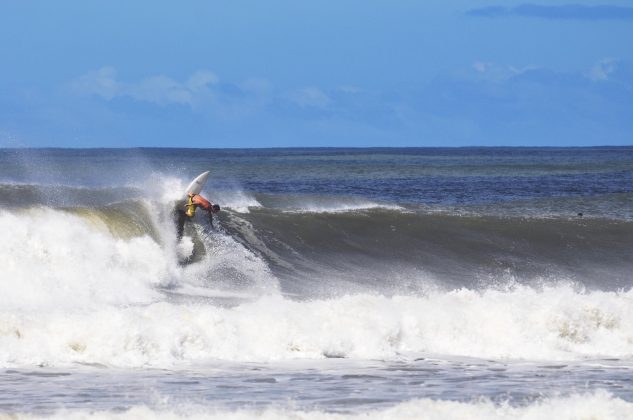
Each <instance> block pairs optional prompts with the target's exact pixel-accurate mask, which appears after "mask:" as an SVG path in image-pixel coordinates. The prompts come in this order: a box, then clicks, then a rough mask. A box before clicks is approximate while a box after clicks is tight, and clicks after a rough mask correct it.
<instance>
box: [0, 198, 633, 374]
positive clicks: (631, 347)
mask: <svg viewBox="0 0 633 420" xmlns="http://www.w3.org/2000/svg"><path fill="white" fill-rule="evenodd" d="M0 230H1V231H2V232H4V233H5V239H4V240H3V241H2V242H1V243H0V258H2V261H0V263H1V264H0V266H1V267H2V268H1V272H0V283H1V284H0V286H1V289H2V291H3V293H2V294H0V366H4V367H16V366H33V365H47V366H59V365H67V364H71V363H75V362H82V363H100V364H104V365H110V366H155V367H168V366H174V365H182V364H191V363H200V362H207V361H212V360H229V361H270V360H286V359H321V358H326V357H346V358H351V359H374V358H379V359H390V358H398V357H407V355H419V354H443V355H452V356H470V357H478V358H494V359H529V360H578V359H584V358H597V357H612V358H630V357H632V356H633V292H631V291H622V292H604V291H593V292H587V291H578V290H576V289H575V288H574V287H572V286H571V285H568V284H560V285H556V286H549V287H547V286H546V287H542V288H541V289H539V290H536V289H534V288H529V287H525V286H516V287H513V288H511V289H509V290H494V289H488V290H483V291H474V290H467V289H459V290H453V291H436V292H426V293H425V294H422V295H419V296H395V297H386V296H381V295H353V296H341V297H338V298H334V299H327V300H313V301H295V300H292V299H289V298H285V297H282V296H281V295H279V293H278V292H277V289H276V286H275V285H274V284H273V283H271V281H272V280H271V279H270V274H269V273H268V271H267V269H266V265H265V263H263V261H261V260H259V259H258V258H257V257H256V256H255V255H253V254H252V253H250V252H248V251H247V250H246V249H244V248H243V247H241V245H239V244H237V243H236V242H235V241H233V240H232V239H231V238H230V237H228V236H224V235H219V236H218V237H216V238H214V243H215V244H216V248H214V249H213V250H211V252H210V255H211V256H212V258H209V259H208V260H205V261H203V262H202V263H199V264H194V265H192V266H189V267H185V268H181V267H179V266H178V265H177V263H176V259H175V252H174V251H173V250H171V251H168V250H165V246H161V245H160V244H158V243H156V242H154V241H153V240H152V239H151V238H150V237H149V236H141V237H134V238H128V239H123V238H118V237H116V236H113V235H112V234H111V233H110V232H109V231H108V229H107V226H105V225H104V224H103V223H102V222H99V221H98V220H95V219H94V218H84V217H79V216H75V215H71V214H68V213H65V212H62V211H53V210H47V209H35V210H29V211H24V212H22V213H12V212H8V211H3V212H0ZM229 269H230V270H233V271H235V270H238V269H239V270H241V271H239V272H240V273H241V274H240V276H246V275H248V276H251V277H252V278H255V279H256V280H257V281H258V282H259V283H258V282H255V283H254V284H256V285H257V287H250V286H249V287H247V288H246V289H242V290H239V292H240V293H241V294H239V293H238V294H237V295H236V296H244V297H247V298H245V299H242V303H241V304H239V305H237V306H235V307H219V306H216V305H213V304H210V303H207V304H205V303H200V302H199V301H196V302H197V303H194V302H191V303H187V302H186V301H185V302H182V301H179V302H177V303H175V302H172V301H171V300H170V299H169V293H167V294H165V290H168V291H174V292H176V293H178V292H182V293H185V294H198V295H200V296H205V295H206V296H214V295H215V296H219V295H222V294H223V293H228V294H229V295H230V294H231V293H237V292H238V291H236V290H231V289H230V288H228V289H227V288H223V287H222V285H223V284H225V283H223V282H222V279H217V281H213V280H211V281H209V275H210V274H209V273H226V272H227V270H229ZM231 281H232V280H231ZM231 281H228V282H226V283H231ZM165 287H167V288H168V289H165Z"/></svg>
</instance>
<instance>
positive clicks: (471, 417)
mask: <svg viewBox="0 0 633 420" xmlns="http://www.w3.org/2000/svg"><path fill="white" fill-rule="evenodd" d="M163 405H164V408H163V409H156V408H149V407H147V406H136V407H133V408H131V409H129V410H126V411H123V412H114V411H88V410H80V411H65V410H61V411H58V412H56V413H55V414H54V415H51V416H48V415H47V416H35V415H29V414H22V415H16V416H11V417H10V418H11V419H25V420H26V419H40V418H46V419H69V420H74V419H95V420H97V419H118V420H127V419H141V418H155V419H164V420H180V419H208V420H212V419H229V420H242V419H262V420H273V419H275V420H277V419H293V420H341V419H359V420H360V419H363V420H373V419H398V420H408V419H420V420H424V419H448V418H450V419H456V420H459V419H463V420H478V419H482V420H504V419H523V420H542V419H559V420H572V419H574V420H576V419H592V420H626V419H633V404H632V403H630V402H626V401H624V400H622V399H619V398H616V397H613V396H611V395H610V394H609V393H607V392H603V391H597V392H594V393H588V394H576V395H572V396H569V397H550V398H546V399H543V400H540V401H537V402H534V403H531V404H529V405H527V406H520V407H516V406H511V405H509V404H505V403H502V404H495V403H493V402H491V401H489V400H486V399H482V400H480V401H474V402H455V401H442V400H432V399H420V400H413V401H408V402H403V403H400V404H398V405H396V406H395V407H392V408H388V409H381V410H373V411H366V412H363V413H360V414H349V413H346V414H339V413H331V412H323V411H306V410H293V409H292V408H266V409H261V410H257V409H240V410H237V411H225V410H219V409H211V408H207V407H200V406H195V405H191V406H188V405H178V406H175V407H174V406H171V405H170V404H169V403H168V401H165V402H163ZM0 419H2V416H0Z"/></svg>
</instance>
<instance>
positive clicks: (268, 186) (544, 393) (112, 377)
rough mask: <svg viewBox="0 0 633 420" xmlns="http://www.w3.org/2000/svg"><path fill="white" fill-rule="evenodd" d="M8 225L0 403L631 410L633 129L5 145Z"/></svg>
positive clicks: (15, 411)
mask: <svg viewBox="0 0 633 420" xmlns="http://www.w3.org/2000/svg"><path fill="white" fill-rule="evenodd" d="M206 170H210V171H211V178H210V179H209V181H208V183H207V185H206V186H205V188H204V189H203V192H202V195H203V196H205V197H206V198H208V199H209V200H211V201H212V202H214V203H218V204H219V205H220V206H221V207H222V211H221V212H220V213H219V214H218V215H217V216H216V217H215V220H214V224H213V226H211V225H210V224H209V222H208V218H207V217H206V215H205V212H204V211H202V210H198V212H197V215H196V217H195V218H194V220H192V221H191V223H188V224H187V227H186V230H185V236H184V237H183V238H182V240H178V238H177V237H176V228H175V224H174V209H175V207H176V206H178V202H179V200H182V199H183V198H184V192H185V191H184V190H185V188H186V185H187V184H188V183H189V181H190V180H191V179H192V178H194V177H195V176H196V175H198V174H199V173H201V172H203V171H206ZM0 232H1V239H0V413H3V414H6V415H8V416H9V418H14V417H16V418H29V419H30V418H63V419H67V418H70V419H72V418H77V419H79V418H117V419H128V418H129V419H136V418H159V419H160V418H164V419H181V418H182V419H192V418H194V419H195V418H208V419H215V418H217V419H227V418H228V419H242V418H262V419H273V418H274V419H278V418H281V419H283V418H287V419H342V418H354V419H355V418H358V419H361V418H362V419H374V418H375V419H384V418H387V419H391V418H393V419H424V418H460V419H505V418H556V419H565V418H569V419H571V418H581V417H582V418H585V417H586V418H596V419H602V418H605V419H607V418H609V419H622V418H633V291H632V289H631V286H632V285H633V275H632V273H633V147H601V148H457V149H454V148H446V149H442V148H410V149H409V148H407V149H397V148H376V149H363V148H361V149H356V148H353V149H343V148H340V149H339V148H324V149H319V148H316V149H312V148H309V149H0ZM592 416H593V417H592ZM0 418H3V417H2V414H0Z"/></svg>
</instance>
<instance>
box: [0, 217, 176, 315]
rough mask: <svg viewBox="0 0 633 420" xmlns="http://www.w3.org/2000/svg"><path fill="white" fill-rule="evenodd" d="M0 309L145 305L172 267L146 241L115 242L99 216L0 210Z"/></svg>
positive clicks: (156, 247) (149, 240)
mask: <svg viewBox="0 0 633 420" xmlns="http://www.w3.org/2000/svg"><path fill="white" fill-rule="evenodd" d="M0 231H2V232H3V239H2V241H0V266H2V269H1V273H2V286H3V287H2V293H1V294H0V308H2V309H3V310H4V311H7V312H10V311H11V310H15V311H17V310H20V311H26V310H29V309H30V310H49V309H52V308H55V309H60V308H64V309H73V308H91V307H95V306H99V305H104V304H131V303H149V302H153V301H155V300H156V299H157V298H158V294H157V293H156V292H155V291H154V289H153V286H155V285H160V284H161V283H162V282H165V281H166V280H167V279H168V278H169V277H170V273H172V272H173V269H174V267H173V266H172V265H171V264H170V262H169V260H168V259H166V258H165V254H164V252H163V250H162V249H161V247H160V246H159V244H157V243H156V242H155V241H154V240H152V238H151V237H150V236H147V235H145V236H141V237H133V238H129V239H123V238H116V237H114V236H112V234H111V233H110V232H109V230H108V227H107V225H106V224H105V223H104V222H102V221H100V220H99V219H97V218H82V217H80V216H78V215H73V214H69V213H67V212H63V211H54V210H51V209H46V208H41V209H31V210H23V211H16V212H8V211H0Z"/></svg>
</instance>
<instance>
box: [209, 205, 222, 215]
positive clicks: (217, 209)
mask: <svg viewBox="0 0 633 420" xmlns="http://www.w3.org/2000/svg"><path fill="white" fill-rule="evenodd" d="M211 211H212V212H213V213H217V212H219V211H220V206H218V205H217V204H214V205H212V206H211Z"/></svg>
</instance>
